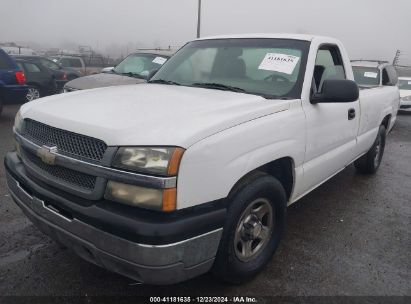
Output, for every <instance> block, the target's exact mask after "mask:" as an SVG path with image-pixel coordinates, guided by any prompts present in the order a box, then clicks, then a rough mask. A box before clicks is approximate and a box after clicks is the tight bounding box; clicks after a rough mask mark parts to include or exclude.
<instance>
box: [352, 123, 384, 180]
mask: <svg viewBox="0 0 411 304" xmlns="http://www.w3.org/2000/svg"><path fill="white" fill-rule="evenodd" d="M386 133H387V132H386V130H385V127H384V126H380V128H379V130H378V134H377V138H376V139H375V142H374V144H373V145H372V147H371V149H370V150H369V151H368V152H367V154H365V155H363V156H362V157H360V158H359V159H358V160H356V161H355V162H354V166H355V168H356V169H357V171H358V172H360V173H363V174H374V173H375V172H377V170H378V168H379V167H380V164H381V160H382V156H383V155H384V149H385V136H386Z"/></svg>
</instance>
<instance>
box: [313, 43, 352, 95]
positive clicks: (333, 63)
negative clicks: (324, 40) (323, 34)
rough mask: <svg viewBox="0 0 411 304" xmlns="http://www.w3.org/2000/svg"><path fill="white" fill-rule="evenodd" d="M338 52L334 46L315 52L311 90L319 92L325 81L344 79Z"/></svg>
mask: <svg viewBox="0 0 411 304" xmlns="http://www.w3.org/2000/svg"><path fill="white" fill-rule="evenodd" d="M346 78H347V77H346V74H345V70H344V65H343V61H342V57H341V53H340V50H339V49H338V47H337V46H334V45H324V46H321V47H320V49H319V50H318V52H317V58H316V61H315V68H314V80H313V89H314V90H315V91H321V87H322V84H323V83H324V81H325V80H327V79H346Z"/></svg>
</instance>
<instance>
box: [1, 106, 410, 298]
mask: <svg viewBox="0 0 411 304" xmlns="http://www.w3.org/2000/svg"><path fill="white" fill-rule="evenodd" d="M16 111H17V107H6V108H5V111H4V113H3V115H2V116H1V117H0V158H1V159H3V157H4V155H5V153H6V152H7V151H9V150H11V149H12V139H11V127H12V124H13V119H14V115H15V113H16ZM410 189H411V115H405V114H404V115H401V116H399V118H398V121H397V124H396V126H395V128H394V130H393V131H392V132H391V134H390V135H389V137H388V140H387V146H386V151H385V155H384V158H383V162H382V165H381V167H380V169H379V172H378V173H377V174H376V175H375V176H361V175H358V174H356V173H355V170H354V167H353V166H350V167H348V168H347V169H345V170H344V171H342V172H341V173H340V174H338V175H337V176H335V177H334V178H332V179H331V180H330V181H328V182H326V183H325V184H324V185H322V186H321V187H319V188H318V189H316V190H315V191H313V192H312V193H311V194H309V195H308V196H306V197H305V198H303V199H302V200H300V201H299V202H297V203H295V204H294V205H292V206H291V207H289V208H288V229H287V233H286V236H285V238H284V239H283V241H282V243H281V245H280V247H279V249H278V251H277V253H276V254H275V256H274V258H273V259H272V261H271V262H270V263H269V265H268V267H267V268H266V269H265V271H263V273H261V274H260V275H259V276H258V277H256V278H255V279H254V280H253V281H251V282H249V283H247V284H244V285H241V286H229V285H226V284H223V283H221V282H219V281H217V280H215V279H214V278H213V277H212V276H211V275H209V274H206V275H203V276H201V277H198V278H196V279H193V280H191V281H188V282H185V283H181V284H178V285H174V286H164V287H158V286H157V287H154V286H146V285H138V284H136V283H134V282H133V281H131V280H129V279H127V278H124V277H122V276H120V275H117V274H114V273H111V272H108V271H106V270H104V269H101V268H99V267H97V266H94V265H92V264H89V263H87V262H85V261H83V260H81V259H80V258H78V257H77V256H76V255H74V254H73V253H72V252H70V251H69V250H67V249H64V248H61V247H60V246H59V245H58V244H56V243H54V242H53V241H51V240H50V239H49V238H48V237H47V236H45V235H43V234H42V233H41V232H39V231H38V230H37V229H36V227H34V226H33V225H32V224H31V223H30V221H28V220H27V219H26V217H25V216H24V215H23V214H22V212H21V211H20V209H19V208H18V207H17V206H16V205H15V204H14V203H13V202H12V199H11V198H10V196H9V195H8V192H7V188H6V181H5V174H4V167H3V166H2V165H1V166H0V295H3V296H4V295H26V296H28V295H42V296H50V295H52V296H85V295H87V296H117V295H122V296H127V295H131V296H137V295H145V296H147V295H163V296H172V295H206V294H208V295H210V294H212V295H220V296H222V295H227V296H236V295H243V296H245V295H248V296H257V297H260V296H335V295H341V296H365V295H373V296H387V295H396V296H404V295H408V296H411V255H410V249H411V234H410V231H411V194H410ZM408 299H409V298H408ZM410 301H411V300H410ZM0 302H1V300H0ZM404 303H405V302H404ZM408 303H410V302H408Z"/></svg>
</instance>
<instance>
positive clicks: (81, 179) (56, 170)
mask: <svg viewBox="0 0 411 304" xmlns="http://www.w3.org/2000/svg"><path fill="white" fill-rule="evenodd" d="M24 156H25V158H26V159H27V160H28V161H29V162H30V163H32V164H33V165H34V166H35V167H36V171H37V173H40V174H42V175H50V176H51V177H52V178H56V179H57V180H58V181H60V182H63V183H65V184H69V185H70V186H74V187H75V188H81V189H84V190H89V191H93V190H94V188H95V186H96V179H97V178H96V177H95V176H92V175H88V174H85V173H82V172H79V171H75V170H71V169H69V168H65V167H60V166H51V165H47V164H45V163H44V162H43V161H42V160H41V159H40V158H39V157H37V156H36V155H33V154H31V153H29V152H25V153H24Z"/></svg>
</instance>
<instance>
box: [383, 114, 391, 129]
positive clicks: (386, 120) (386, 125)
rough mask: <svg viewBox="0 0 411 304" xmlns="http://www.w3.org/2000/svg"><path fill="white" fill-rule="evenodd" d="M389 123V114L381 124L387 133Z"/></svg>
mask: <svg viewBox="0 0 411 304" xmlns="http://www.w3.org/2000/svg"><path fill="white" fill-rule="evenodd" d="M390 122H391V114H388V115H386V116H385V117H384V118H383V120H382V122H381V125H382V126H384V127H385V130H386V131H387V132H388V128H389V126H390Z"/></svg>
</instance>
